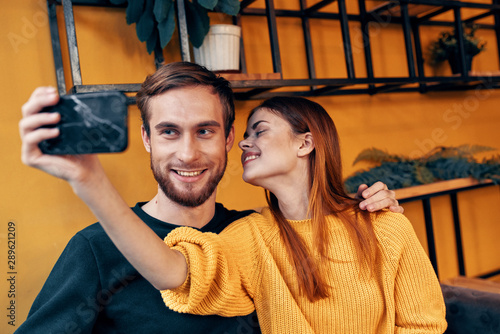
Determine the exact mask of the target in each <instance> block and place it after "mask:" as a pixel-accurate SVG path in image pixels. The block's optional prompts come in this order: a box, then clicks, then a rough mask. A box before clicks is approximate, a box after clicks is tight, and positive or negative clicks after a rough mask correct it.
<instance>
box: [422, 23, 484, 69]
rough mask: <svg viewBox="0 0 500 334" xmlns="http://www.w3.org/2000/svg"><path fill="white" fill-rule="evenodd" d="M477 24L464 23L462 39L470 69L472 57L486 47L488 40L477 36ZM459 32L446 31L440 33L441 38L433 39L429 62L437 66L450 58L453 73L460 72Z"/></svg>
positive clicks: (429, 49) (429, 50) (429, 48)
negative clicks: (466, 24) (467, 25)
mask: <svg viewBox="0 0 500 334" xmlns="http://www.w3.org/2000/svg"><path fill="white" fill-rule="evenodd" d="M476 30H477V25H472V26H470V27H466V26H465V24H464V25H463V34H462V41H463V44H464V57H465V61H466V67H467V70H470V68H471V64H472V58H473V57H474V56H476V55H477V54H479V53H480V52H482V51H484V50H485V49H486V42H484V41H481V40H480V39H479V38H477V37H476V36H475V33H476ZM457 37H458V36H457V33H456V30H455V29H454V30H453V31H452V32H449V31H444V32H442V33H441V34H440V35H439V38H438V39H436V40H434V41H432V42H431V43H430V44H429V47H428V54H429V61H428V62H429V64H430V65H432V66H436V65H438V64H440V63H441V62H443V61H445V60H448V62H449V63H450V66H451V68H452V72H453V73H458V72H459V71H460V70H459V69H458V57H459V51H458V41H457Z"/></svg>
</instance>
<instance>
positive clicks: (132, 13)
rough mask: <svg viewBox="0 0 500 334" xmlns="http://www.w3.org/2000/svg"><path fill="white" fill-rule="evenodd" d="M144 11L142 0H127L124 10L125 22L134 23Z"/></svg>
mask: <svg viewBox="0 0 500 334" xmlns="http://www.w3.org/2000/svg"><path fill="white" fill-rule="evenodd" d="M143 12H144V0H128V6H127V10H126V16H127V24H132V23H136V22H137V21H139V19H140V18H141V16H142V13H143Z"/></svg>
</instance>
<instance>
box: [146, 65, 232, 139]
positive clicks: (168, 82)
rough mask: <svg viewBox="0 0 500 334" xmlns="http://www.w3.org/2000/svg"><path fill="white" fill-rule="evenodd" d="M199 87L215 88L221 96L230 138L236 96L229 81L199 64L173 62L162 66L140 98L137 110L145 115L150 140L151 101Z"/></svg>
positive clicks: (148, 79)
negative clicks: (170, 93)
mask: <svg viewBox="0 0 500 334" xmlns="http://www.w3.org/2000/svg"><path fill="white" fill-rule="evenodd" d="M198 85H201V86H206V87H212V90H213V92H214V93H215V94H217V95H218V96H219V100H220V103H221V105H222V113H223V118H224V130H225V134H226V137H227V136H228V135H229V131H230V130H231V127H232V126H233V123H234V95H233V91H232V89H231V85H230V83H229V81H227V80H226V79H224V78H222V77H220V76H218V75H216V74H215V73H213V72H212V71H209V70H208V69H206V68H205V67H203V66H200V65H198V64H195V63H189V62H173V63H169V64H166V65H163V66H161V67H160V68H159V69H158V70H157V71H156V72H155V73H153V74H151V75H149V76H148V77H147V78H146V80H145V81H144V83H143V84H142V86H141V89H140V90H139V91H138V92H137V95H136V102H137V107H138V108H139V110H140V111H141V117H142V124H143V126H144V129H145V130H146V133H147V135H148V137H149V136H150V134H151V129H150V126H149V120H150V110H149V104H150V101H151V98H152V97H154V96H156V95H160V94H163V93H165V92H166V91H168V90H170V89H175V88H182V87H196V86H198Z"/></svg>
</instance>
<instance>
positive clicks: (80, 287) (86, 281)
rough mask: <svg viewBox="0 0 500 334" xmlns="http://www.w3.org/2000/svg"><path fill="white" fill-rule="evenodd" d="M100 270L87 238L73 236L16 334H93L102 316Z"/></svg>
mask: <svg viewBox="0 0 500 334" xmlns="http://www.w3.org/2000/svg"><path fill="white" fill-rule="evenodd" d="M100 285H101V284H100V281H99V271H98V268H97V265H96V262H95V258H94V255H93V252H92V250H91V248H90V246H89V244H88V241H87V239H85V238H84V237H82V236H80V235H78V234H77V235H76V236H74V237H73V238H72V239H71V240H70V241H69V243H68V245H67V246H66V248H65V249H64V251H63V253H62V254H61V256H60V257H59V259H58V260H57V262H56V264H55V265H54V268H53V269H52V271H51V273H50V275H49V277H48V278H47V281H46V282H45V284H44V285H43V287H42V290H41V291H40V293H39V294H38V296H37V297H36V299H35V301H34V303H33V305H32V307H31V309H30V312H29V314H28V318H27V319H26V321H25V322H24V323H23V324H22V325H21V326H20V327H19V328H18V330H17V331H16V334H24V333H27V334H31V333H82V334H85V333H91V332H92V329H93V327H94V324H95V321H96V319H97V316H98V313H99V307H98V305H97V301H96V298H97V295H98V292H99V289H100Z"/></svg>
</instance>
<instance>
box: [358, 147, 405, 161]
mask: <svg viewBox="0 0 500 334" xmlns="http://www.w3.org/2000/svg"><path fill="white" fill-rule="evenodd" d="M402 160H404V158H403V157H399V156H397V155H392V154H389V153H387V152H385V151H382V150H380V149H378V148H374V147H372V148H367V149H365V150H363V151H361V153H359V154H358V156H357V157H356V159H355V160H354V162H353V163H352V164H353V165H355V164H356V163H358V162H360V161H367V162H374V163H377V164H380V163H382V162H389V161H402Z"/></svg>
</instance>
